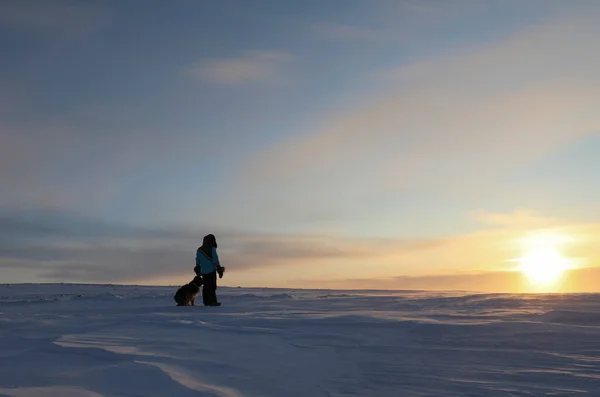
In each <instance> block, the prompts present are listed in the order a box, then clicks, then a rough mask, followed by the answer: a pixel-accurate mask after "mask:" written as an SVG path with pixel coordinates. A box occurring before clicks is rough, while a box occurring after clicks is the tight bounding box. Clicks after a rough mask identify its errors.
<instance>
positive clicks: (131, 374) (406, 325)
mask: <svg viewBox="0 0 600 397" xmlns="http://www.w3.org/2000/svg"><path fill="white" fill-rule="evenodd" d="M176 289H177V288H176V287H134V286H111V285H62V284H60V285H58V284H50V285H49V284H45V285H37V284H21V285H1V286H0V396H14V397H37V396H44V397H52V396H60V397H75V396H84V397H100V396H104V397H108V396H148V397H152V396H161V397H163V396H178V397H188V396H222V397H250V396H282V397H284V396H285V397H294V396H311V397H317V396H330V397H333V396H461V397H468V396H473V397H495V396H511V397H515V396H527V397H531V396H600V295H503V294H494V295H484V294H468V293H461V292H448V293H432V292H421V291H403V292H393V291H330V290H327V291H325V290H319V291H317V290H274V289H246V288H237V289H235V288H220V289H219V290H218V294H219V298H220V300H221V301H222V302H223V306H222V307H203V306H197V307H176V306H175V302H174V301H173V298H172V296H173V294H174V293H175V290H176Z"/></svg>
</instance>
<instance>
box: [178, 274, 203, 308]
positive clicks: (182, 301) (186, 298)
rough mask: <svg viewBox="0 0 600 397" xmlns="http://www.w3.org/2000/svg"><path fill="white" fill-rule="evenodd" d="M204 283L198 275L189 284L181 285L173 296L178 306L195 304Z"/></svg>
mask: <svg viewBox="0 0 600 397" xmlns="http://www.w3.org/2000/svg"><path fill="white" fill-rule="evenodd" d="M202 284H203V282H202V277H200V276H196V277H194V279H193V280H192V281H190V282H189V283H188V284H185V285H183V286H181V287H180V288H179V289H178V290H177V292H176V293H175V295H174V296H173V299H175V302H176V303H177V306H195V305H194V301H195V300H196V298H197V297H198V294H199V293H200V287H201V286H202Z"/></svg>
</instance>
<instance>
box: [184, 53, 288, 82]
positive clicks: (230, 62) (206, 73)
mask: <svg viewBox="0 0 600 397" xmlns="http://www.w3.org/2000/svg"><path fill="white" fill-rule="evenodd" d="M292 59H293V57H292V55H291V54H289V53H286V52H278V51H251V52H246V53H245V54H244V55H243V56H241V57H237V58H217V59H205V60H203V61H201V62H200V63H199V65H198V66H196V67H194V68H193V69H191V70H189V71H188V72H189V74H190V75H191V76H194V77H196V78H198V79H200V80H202V81H205V82H209V83H214V84H223V85H233V86H235V85H243V84H252V83H256V84H273V83H275V84H278V83H282V82H283V81H285V73H284V70H283V67H284V66H285V65H286V64H289V62H290V61H291V60H292Z"/></svg>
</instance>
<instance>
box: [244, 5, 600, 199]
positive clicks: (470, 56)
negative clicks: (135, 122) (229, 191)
mask: <svg viewBox="0 0 600 397" xmlns="http://www.w3.org/2000/svg"><path fill="white" fill-rule="evenodd" d="M592 14H593V13H592ZM596 16H597V14H596V15H577V16H575V17H569V18H565V19H562V20H553V21H550V22H548V23H547V24H545V25H541V26H537V27H534V28H531V29H529V30H528V31H523V32H519V33H518V34H515V35H514V36H513V37H511V38H509V39H506V40H504V41H501V42H498V43H496V44H494V45H486V47H485V48H480V49H479V50H477V51H467V52H461V51H457V53H456V54H455V55H452V56H449V57H445V58H441V59H434V60H427V61H423V62H418V63H415V64H410V65H403V66H400V67H399V68H397V69H395V70H393V71H386V72H385V73H383V74H382V75H385V78H384V82H385V83H384V85H382V86H381V87H380V88H381V97H380V98H379V99H375V100H369V99H365V103H364V106H362V107H357V108H354V109H347V110H346V111H342V112H338V113H336V114H332V115H330V117H329V118H327V119H325V120H324V121H323V122H322V123H321V125H322V126H321V128H317V129H314V130H309V131H304V132H303V133H302V134H297V135H296V136H294V137H292V138H290V139H288V140H286V141H283V142H280V143H278V144H276V145H274V146H273V147H271V148H270V149H267V150H265V151H264V152H262V153H259V154H258V155H256V156H255V158H254V160H253V161H252V162H251V163H250V164H247V165H246V166H245V167H244V172H243V173H242V174H243V176H241V178H243V179H244V180H249V181H251V183H252V184H253V186H255V184H256V183H260V182H265V183H269V184H270V183H272V182H274V181H277V182H278V183H286V182H288V181H292V180H293V181H294V183H295V186H296V188H297V189H298V183H302V184H304V186H306V188H307V189H308V186H310V184H313V183H314V182H315V181H316V180H320V179H321V178H320V176H327V178H328V179H329V180H331V181H336V182H339V183H340V184H345V185H346V186H348V185H351V184H353V183H355V181H356V180H357V178H359V179H360V180H361V181H365V182H366V183H369V186H370V187H371V188H387V187H389V186H390V185H392V186H396V187H400V186H406V185H407V184H409V183H412V184H419V185H423V184H425V185H428V184H437V185H439V186H444V184H445V185H448V186H450V185H451V186H453V187H460V186H463V187H464V186H470V185H471V184H474V183H476V184H482V183H483V184H485V183H489V181H491V180H493V176H494V175H496V174H497V173H499V172H502V171H504V170H507V169H515V168H516V167H519V166H521V165H523V164H526V163H528V162H530V161H532V160H534V159H538V158H540V157H541V156H544V155H546V154H548V153H550V152H552V151H554V150H557V149H559V148H560V147H562V146H563V145H565V144H567V143H569V142H571V141H573V140H575V139H578V138H581V137H584V136H586V135H589V134H591V133H593V132H594V131H597V130H598V129H600V118H599V117H598V115H597V112H596V107H597V106H596V104H597V103H598V102H600V86H599V85H598V79H597V70H598V68H599V67H600V56H599V55H598V54H600V44H599V43H600V42H599V41H598V40H596V37H598V36H599V35H600V27H599V25H598V24H597V23H595V21H596ZM575 60H581V61H575ZM583 60H585V61H583ZM373 153H377V159H376V160H373V158H372V154H373ZM307 159H310V161H306V160H307ZM344 195H346V196H347V194H346V192H344Z"/></svg>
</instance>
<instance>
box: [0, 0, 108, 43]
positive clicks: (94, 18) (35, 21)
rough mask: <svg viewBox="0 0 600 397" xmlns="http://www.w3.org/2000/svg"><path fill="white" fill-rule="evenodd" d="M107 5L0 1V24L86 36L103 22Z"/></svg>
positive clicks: (71, 35) (39, 31)
mask: <svg viewBox="0 0 600 397" xmlns="http://www.w3.org/2000/svg"><path fill="white" fill-rule="evenodd" d="M107 17H108V12H107V9H106V8H104V7H102V6H99V5H97V4H90V3H88V2H72V1H71V2H69V1H62V0H59V1H53V2H47V1H43V0H39V1H36V0H33V1H17V0H8V1H3V2H2V3H0V25H5V26H9V27H11V28H13V29H17V30H33V31H36V32H38V33H41V34H46V33H55V34H60V35H64V36H69V37H81V36H85V35H87V34H89V33H91V32H93V31H94V30H96V29H98V28H99V27H101V26H103V24H104V23H105V22H106V20H107Z"/></svg>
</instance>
